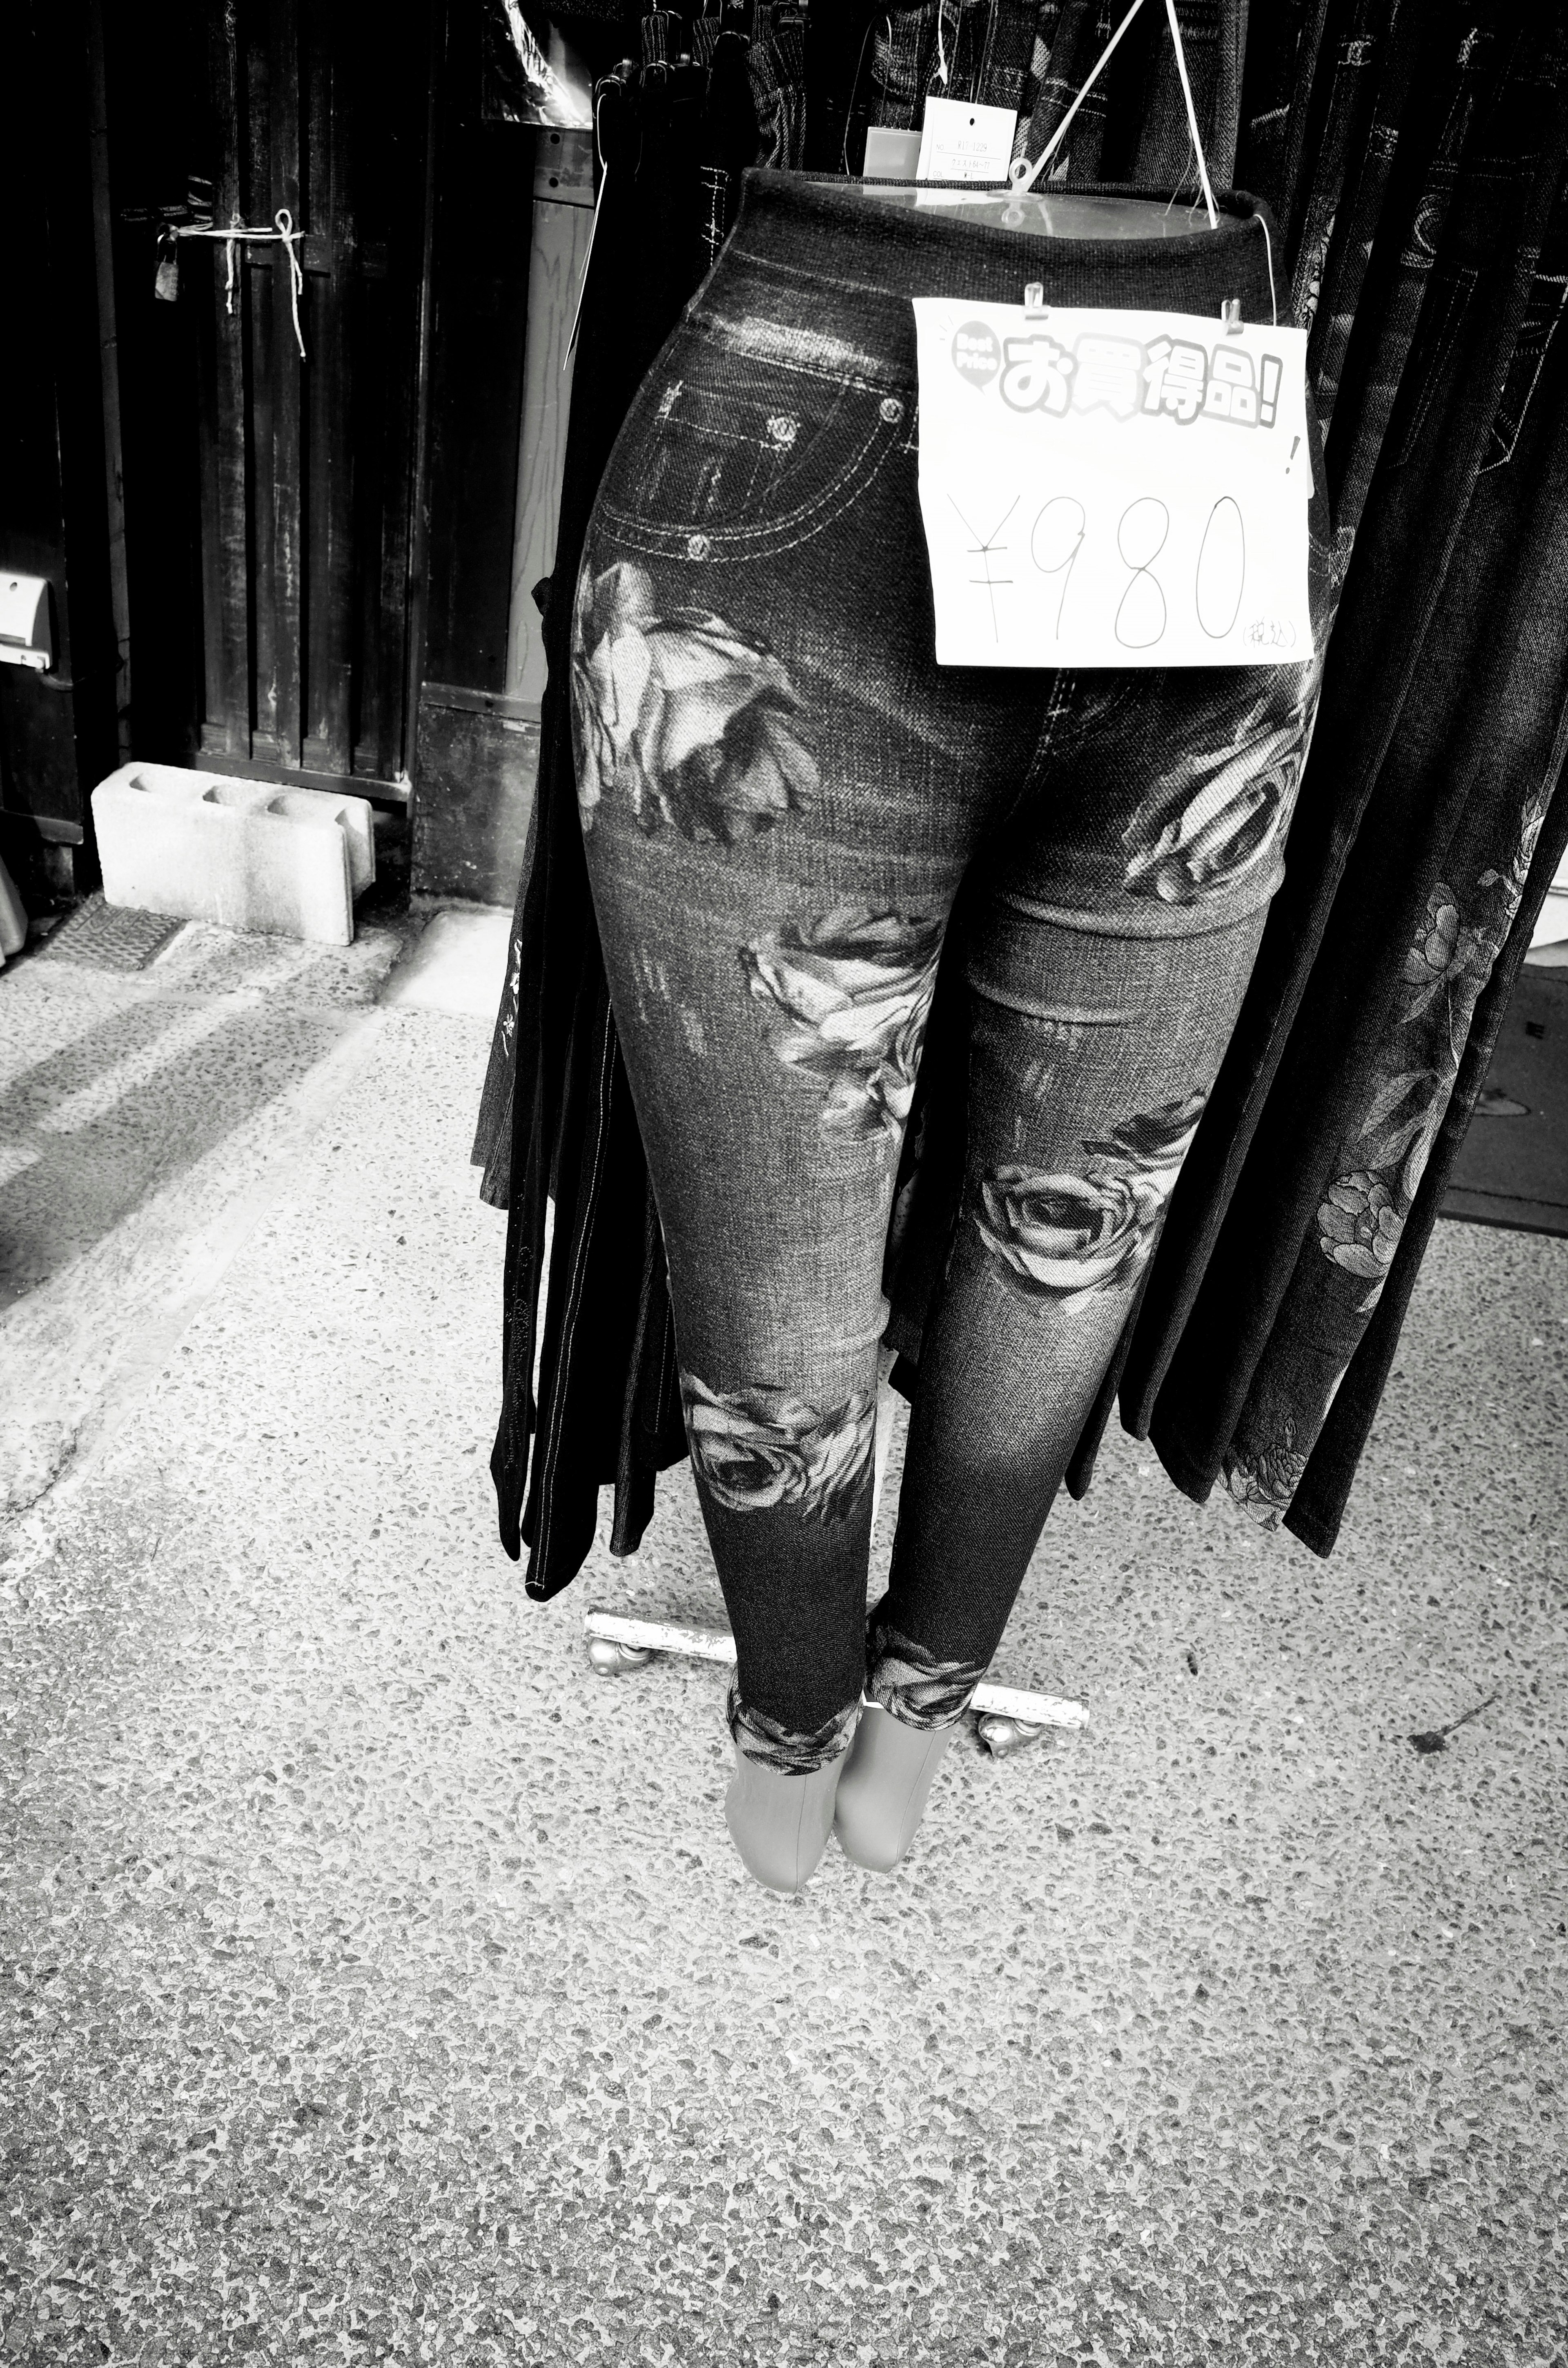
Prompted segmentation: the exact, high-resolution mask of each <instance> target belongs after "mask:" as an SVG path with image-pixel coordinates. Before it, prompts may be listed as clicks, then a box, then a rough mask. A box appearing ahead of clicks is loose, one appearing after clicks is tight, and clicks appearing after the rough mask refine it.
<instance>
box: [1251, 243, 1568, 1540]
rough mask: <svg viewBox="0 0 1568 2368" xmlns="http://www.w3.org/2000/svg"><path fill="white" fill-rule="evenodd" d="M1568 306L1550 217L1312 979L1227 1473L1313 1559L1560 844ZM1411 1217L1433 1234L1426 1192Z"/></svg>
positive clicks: (1567, 679)
mask: <svg viewBox="0 0 1568 2368" xmlns="http://www.w3.org/2000/svg"><path fill="white" fill-rule="evenodd" d="M1565 293H1568V203H1565V202H1564V201H1563V200H1562V199H1560V200H1559V204H1558V208H1557V211H1556V213H1555V214H1554V217H1553V221H1552V224H1551V232H1550V233H1549V235H1548V239H1547V242H1546V245H1545V247H1544V249H1543V251H1542V255H1541V263H1540V269H1539V270H1538V272H1537V273H1536V276H1535V279H1534V283H1533V286H1532V289H1531V293H1530V299H1529V302H1528V306H1527V310H1526V314H1525V320H1524V324H1522V326H1521V328H1520V331H1519V334H1518V336H1517V339H1516V341H1515V346H1514V357H1513V361H1512V363H1511V365H1510V368H1509V370H1508V375H1507V378H1506V381H1505V383H1504V388H1503V394H1502V399H1501V401H1500V403H1499V404H1498V406H1497V416H1496V418H1495V419H1494V422H1493V430H1492V434H1491V437H1490V438H1489V439H1488V443H1487V447H1486V458H1485V460H1484V461H1483V465H1482V468H1481V471H1480V473H1479V474H1478V476H1477V479H1476V482H1475V486H1474V490H1473V491H1472V493H1471V498H1470V506H1469V510H1468V513H1467V515H1466V518H1465V522H1464V530H1463V533H1462V536H1461V538H1460V548H1459V551H1458V552H1457V554H1456V557H1455V561H1454V564H1453V566H1452V568H1451V569H1450V571H1449V579H1448V582H1447V583H1446V585H1445V586H1444V591H1443V598H1442V602H1441V605H1440V607H1439V609H1438V610H1437V615H1436V617H1435V618H1434V620H1433V623H1432V628H1431V631H1430V632H1429V633H1428V635H1427V638H1426V644H1425V646H1424V647H1423V649H1422V652H1421V658H1420V663H1419V666H1418V669H1417V672H1416V676H1415V680H1414V682H1413V683H1412V686H1411V692H1410V696H1409V698H1408V699H1407V700H1406V701H1405V704H1404V710H1403V714H1402V716H1401V719H1400V728H1399V731H1398V734H1397V735H1396V737H1395V740H1394V743H1393V746H1392V748H1391V749H1390V751H1389V756H1388V759H1387V761H1386V763H1385V765H1384V767H1383V772H1382V777H1381V780H1380V782H1379V786H1378V791H1377V800H1376V809H1375V815H1374V817H1373V820H1374V823H1375V829H1374V830H1373V831H1372V832H1370V833H1369V835H1368V844H1367V845H1366V846H1365V848H1362V849H1361V850H1360V851H1359V852H1358V860H1356V862H1355V863H1354V864H1353V866H1352V867H1351V870H1350V871H1349V873H1348V874H1347V877H1346V882H1345V886H1344V889H1343V890H1342V893H1341V894H1340V896H1339V898H1338V900H1337V902H1336V904H1335V913H1334V918H1333V923H1332V926H1331V928H1330V929H1329V930H1328V932H1327V934H1326V935H1325V937H1324V946H1323V951H1322V954H1321V956H1320V958H1319V959H1320V964H1321V965H1322V967H1323V968H1324V971H1325V972H1326V973H1327V974H1328V975H1329V976H1331V977H1334V978H1335V979H1338V980H1343V982H1344V985H1343V988H1342V1009H1343V1012H1344V1016H1345V1019H1346V1023H1347V1024H1346V1030H1345V1033H1344V1035H1343V1036H1342V1037H1341V1038H1340V1039H1339V1040H1338V1041H1337V1042H1336V1043H1335V1046H1334V1048H1333V1059H1332V1060H1331V1062H1330V1064H1329V1068H1328V1075H1327V1076H1325V1078H1324V1084H1325V1086H1326V1087H1327V1090H1328V1093H1329V1096H1330V1097H1331V1099H1332V1102H1333V1126H1332V1129H1331V1131H1330V1133H1329V1135H1328V1139H1327V1140H1326V1142H1325V1143H1324V1145H1323V1146H1322V1149H1321V1151H1320V1154H1319V1159H1320V1166H1319V1171H1318V1187H1319V1189H1318V1199H1317V1207H1316V1210H1315V1213H1314V1217H1313V1221H1312V1225H1311V1227H1310V1229H1309V1232H1308V1235H1307V1238H1306V1240H1305V1241H1304V1242H1303V1244H1302V1246H1301V1253H1300V1256H1299V1258H1297V1260H1296V1265H1295V1271H1294V1273H1293V1275H1292V1276H1291V1279H1290V1285H1289V1288H1288V1289H1287V1291H1286V1292H1285V1295H1284V1298H1283V1301H1282V1303H1281V1304H1280V1307H1279V1311H1278V1315H1277V1316H1276V1318H1275V1320H1274V1324H1273V1327H1272V1329H1271V1331H1270V1333H1269V1337H1268V1343H1267V1349H1266V1350H1265V1352H1264V1354H1263V1355H1262V1357H1261V1358H1260V1360H1258V1364H1257V1367H1256V1372H1254V1374H1253V1376H1252V1382H1251V1386H1250V1388H1249V1390H1248V1393H1247V1399H1246V1404H1245V1405H1244V1407H1243V1409H1242V1412H1241V1416H1240V1417H1239V1419H1238V1422H1237V1425H1236V1433H1235V1438H1234V1440H1233V1442H1232V1445H1231V1447H1230V1448H1229V1450H1228V1451H1227V1453H1226V1456H1225V1463H1224V1471H1225V1480H1226V1485H1227V1486H1228V1487H1229V1488H1230V1490H1231V1492H1232V1494H1233V1495H1234V1496H1236V1497H1239V1498H1240V1499H1241V1501H1243V1502H1244V1504H1246V1505H1247V1506H1249V1507H1250V1508H1252V1509H1253V1510H1254V1511H1255V1512H1256V1513H1257V1514H1258V1516H1259V1517H1260V1518H1261V1519H1262V1520H1265V1521H1266V1522H1269V1523H1271V1522H1272V1521H1274V1520H1278V1518H1279V1517H1281V1516H1283V1517H1284V1519H1285V1520H1286V1522H1287V1524H1288V1526H1289V1527H1290V1528H1291V1529H1292V1530H1294V1531H1296V1532H1297V1533H1298V1535H1300V1536H1302V1537H1304V1538H1306V1539H1307V1540H1308V1541H1309V1543H1312V1544H1313V1545H1314V1546H1315V1547H1316V1548H1317V1550H1318V1551H1319V1552H1320V1553H1324V1552H1326V1551H1327V1550H1328V1549H1329V1547H1330V1546H1331V1545H1332V1544H1333V1542H1334V1538H1335V1533H1336V1531H1337V1528H1338V1520H1339V1513H1340V1509H1341V1508H1342V1505H1343V1497H1342V1496H1340V1494H1339V1486H1338V1484H1339V1480H1340V1472H1339V1468H1338V1464H1337V1463H1336V1461H1335V1460H1334V1459H1333V1457H1332V1454H1330V1455H1329V1456H1325V1459H1324V1463H1321V1464H1319V1465H1318V1467H1317V1469H1316V1471H1313V1470H1312V1466H1311V1464H1310V1463H1309V1460H1308V1459H1309V1457H1311V1456H1312V1453H1313V1450H1314V1447H1315V1444H1316V1442H1317V1440H1318V1439H1319V1437H1320V1434H1321V1432H1322V1429H1323V1426H1324V1419H1325V1417H1326V1416H1327V1414H1328V1410H1329V1407H1330V1406H1331V1404H1332V1403H1333V1402H1334V1400H1335V1393H1336V1392H1337V1391H1338V1389H1339V1387H1340V1383H1341V1380H1342V1378H1343V1377H1344V1376H1345V1375H1346V1370H1347V1368H1349V1367H1350V1366H1351V1364H1352V1360H1354V1359H1356V1358H1357V1357H1358V1353H1359V1350H1360V1348H1361V1345H1362V1342H1363V1337H1364V1336H1365V1335H1366V1334H1367V1333H1368V1330H1369V1326H1370V1323H1371V1320H1372V1317H1373V1314H1374V1311H1381V1308H1382V1303H1383V1300H1384V1298H1385V1296H1386V1295H1388V1294H1389V1293H1390V1292H1391V1289H1392V1304H1391V1307H1390V1310H1389V1313H1388V1315H1384V1317H1383V1320H1382V1323H1381V1325H1380V1326H1379V1331H1378V1345H1377V1346H1376V1347H1375V1348H1374V1349H1373V1351H1372V1352H1371V1359H1372V1361H1375V1362H1376V1363H1378V1364H1379V1365H1381V1367H1382V1370H1383V1371H1386V1364H1384V1363H1383V1357H1384V1355H1385V1353H1392V1346H1393V1342H1394V1340H1395V1339H1397V1332H1398V1327H1397V1322H1391V1318H1392V1316H1393V1312H1394V1309H1395V1308H1396V1307H1397V1308H1398V1309H1399V1311H1400V1312H1403V1304H1405V1302H1407V1300H1408V1297H1409V1292H1410V1286H1411V1283H1412V1282H1413V1281H1414V1279H1415V1264H1414V1262H1413V1260H1412V1258H1408V1257H1406V1258H1403V1259H1402V1258H1401V1257H1400V1253H1401V1251H1402V1249H1403V1236H1404V1235H1405V1232H1406V1230H1407V1227H1408V1225H1409V1223H1410V1220H1411V1216H1412V1212H1413V1209H1414V1206H1415V1201H1416V1200H1417V1197H1418V1194H1420V1193H1421V1191H1422V1190H1423V1187H1424V1185H1425V1179H1426V1172H1427V1169H1428V1167H1429V1165H1430V1164H1431V1162H1432V1161H1433V1159H1434V1158H1436V1159H1437V1163H1438V1166H1439V1168H1440V1169H1444V1168H1446V1167H1448V1166H1449V1165H1451V1162H1452V1157H1453V1154H1454V1151H1455V1150H1456V1149H1457V1146H1458V1142H1459V1140H1460V1136H1461V1135H1462V1122H1461V1123H1460V1124H1459V1126H1458V1127H1457V1128H1456V1127H1455V1126H1454V1125H1450V1124H1449V1122H1448V1121H1449V1118H1450V1115H1451V1113H1452V1111H1453V1106H1454V1104H1455V1102H1456V1101H1457V1102H1458V1103H1459V1106H1460V1112H1461V1113H1462V1116H1463V1117H1468V1115H1469V1110H1468V1109H1467V1108H1466V1107H1465V1104H1466V1101H1467V1099H1468V1101H1469V1104H1470V1106H1471V1107H1473V1100H1474V1095H1475V1093H1476V1092H1478V1091H1479V1088H1480V1084H1481V1080H1482V1077H1483V1075H1484V1062H1483V1058H1482V1056H1481V1053H1480V1049H1479V1048H1480V1045H1481V1044H1483V1043H1484V1042H1486V1038H1487V1034H1488V1027H1489V1025H1490V1027H1491V1030H1492V1032H1493V1033H1494V1032H1495V1020H1494V1019H1491V1020H1490V1021H1489V1019H1487V1018H1485V1017H1483V1018H1480V1019H1479V1021H1478V1014H1479V1013H1480V1007H1481V1002H1482V998H1483V996H1486V995H1487V992H1488V989H1489V987H1490V985H1491V983H1492V979H1493V976H1494V972H1495V971H1496V970H1497V968H1498V967H1499V965H1500V964H1501V965H1502V966H1503V967H1504V968H1505V970H1507V968H1508V966H1509V965H1508V950H1509V948H1510V947H1513V948H1514V950H1515V956H1516V965H1517V956H1518V955H1519V954H1522V951H1523V945H1524V943H1525V942H1526V941H1528V928H1529V927H1530V926H1531V924H1532V923H1533V920H1534V917H1535V916H1534V911H1533V910H1532V911H1528V912H1527V911H1526V909H1525V907H1526V904H1527V891H1528V888H1529V886H1530V883H1531V872H1532V866H1533V864H1534V860H1535V857H1536V853H1537V849H1538V847H1539V845H1540V841H1541V839H1542V837H1543V833H1544V835H1545V836H1546V837H1547V840H1548V843H1549V846H1550V845H1551V843H1553V842H1555V843H1556V844H1557V846H1558V848H1559V849H1560V846H1561V839H1562V831H1563V828H1564V827H1565V826H1568V816H1564V815H1563V814H1562V810H1561V804H1560V806H1559V811H1558V814H1557V816H1556V818H1555V821H1554V822H1553V823H1552V824H1551V827H1550V828H1548V825H1549V817H1550V816H1551V808H1552V802H1553V799H1554V797H1555V796H1556V794H1557V791H1558V787H1559V781H1560V778H1561V774H1562V730H1561V723H1560V719H1561V718H1562V714H1563V712H1564V707H1565V702H1568V340H1563V339H1560V338H1558V337H1557V336H1556V334H1555V333H1556V331H1557V328H1558V324H1559V323H1560V321H1561V318H1562V308H1563V300H1564V295H1565ZM1549 877H1550V870H1549V871H1547V873H1546V874H1545V876H1544V877H1543V878H1541V879H1540V892H1539V893H1538V894H1537V895H1536V899H1535V903H1536V906H1537V907H1539V905H1540V895H1541V894H1544V886H1545V878H1549ZM1521 921H1522V922H1523V925H1524V927H1523V931H1522V933H1521V931H1520V930H1519V928H1518V925H1519V923H1520V922H1521ZM1489 1012H1494V1013H1495V1014H1496V1015H1497V1016H1498V1017H1500V1015H1501V1006H1500V1005H1498V1004H1497V1003H1496V1002H1495V1001H1493V1002H1492V1003H1491V1004H1490V1006H1489ZM1478 1031H1479V1032H1478ZM1472 1040H1474V1042H1473V1043H1472ZM1369 1046H1370V1048H1371V1049H1370V1050H1368V1047H1369ZM1461 1080H1462V1082H1461ZM1433 1190H1437V1187H1436V1186H1434V1188H1433ZM1424 1206H1425V1208H1426V1209H1427V1210H1429V1211H1431V1212H1432V1213H1433V1214H1434V1215H1435V1212H1436V1201H1435V1200H1434V1198H1433V1191H1431V1190H1429V1191H1427V1192H1426V1198H1425V1201H1424ZM1429 1225H1430V1219H1428V1226H1427V1229H1428V1230H1429ZM1420 1239H1421V1242H1422V1245H1423V1246H1424V1243H1425V1235H1421V1236H1420ZM1396 1261H1397V1271H1396ZM1380 1380H1381V1376H1380ZM1356 1395H1359V1392H1358V1393H1356ZM1343 1419H1344V1417H1342V1420H1343Z"/></svg>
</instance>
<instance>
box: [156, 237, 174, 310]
mask: <svg viewBox="0 0 1568 2368" xmlns="http://www.w3.org/2000/svg"><path fill="white" fill-rule="evenodd" d="M153 295H154V296H156V297H157V298H158V300H159V301H160V302H162V303H165V304H177V303H178V302H179V244H178V241H177V240H176V239H173V238H171V237H170V236H169V234H168V233H167V232H166V231H165V233H163V234H162V235H161V237H160V238H159V240H158V268H157V272H156V274H155V275H154V277H153Z"/></svg>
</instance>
